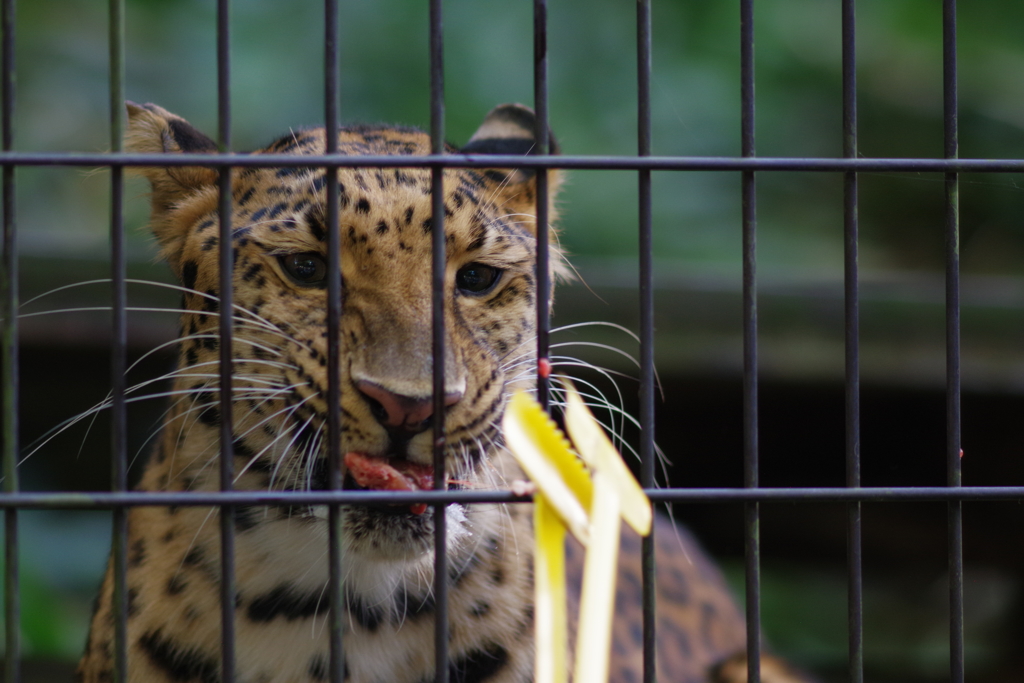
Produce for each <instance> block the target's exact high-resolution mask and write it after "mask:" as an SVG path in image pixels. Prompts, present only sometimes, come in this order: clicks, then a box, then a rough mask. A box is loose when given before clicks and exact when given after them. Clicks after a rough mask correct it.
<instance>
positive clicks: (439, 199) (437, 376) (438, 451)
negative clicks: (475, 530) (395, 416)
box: [430, 0, 448, 683]
mask: <svg viewBox="0 0 1024 683" xmlns="http://www.w3.org/2000/svg"><path fill="white" fill-rule="evenodd" d="M441 3H442V0H430V151H431V153H433V154H443V153H444V114H445V111H444V22H443V20H442V7H441ZM430 191H431V219H430V220H431V226H432V227H433V230H432V233H431V252H432V260H431V325H432V333H433V356H434V397H433V398H434V422H433V431H434V433H433V436H434V488H435V489H437V490H445V489H447V488H448V477H447V474H446V473H445V462H444V457H445V451H446V450H447V449H446V447H445V446H446V444H445V429H444V423H445V405H444V395H445V379H444V375H445V372H444V370H445V367H444V365H445V348H444V343H445V333H444V324H445V316H444V300H445V281H444V276H445V266H446V265H447V258H446V251H445V230H444V168H441V167H437V168H433V169H431V172H430ZM447 513H448V508H447V506H446V505H441V504H438V505H435V506H434V598H435V601H436V605H437V609H436V612H435V616H434V681H435V683H448V554H447V549H448V533H447Z"/></svg>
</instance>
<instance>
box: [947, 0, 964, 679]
mask: <svg viewBox="0 0 1024 683" xmlns="http://www.w3.org/2000/svg"><path fill="white" fill-rule="evenodd" d="M942 47H943V49H942V81H943V117H944V119H945V121H944V131H943V139H944V145H943V146H944V152H945V156H946V158H947V159H955V158H956V157H957V156H958V155H959V133H958V130H957V129H958V111H957V109H958V103H957V58H956V47H957V46H956V0H943V3H942ZM945 204H946V467H947V472H946V477H947V484H948V485H949V486H960V483H961V478H960V457H961V451H960V185H959V179H958V176H957V174H956V173H947V174H946V200H945ZM962 513H963V510H962V504H961V502H960V501H953V502H950V503H949V669H950V681H952V683H962V682H963V680H964V593H963V582H964V576H963V571H964V556H963V516H962Z"/></svg>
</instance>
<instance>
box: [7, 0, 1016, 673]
mask: <svg viewBox="0 0 1024 683" xmlns="http://www.w3.org/2000/svg"><path fill="white" fill-rule="evenodd" d="M739 3H740V17H741V22H740V27H739V28H740V35H739V40H740V56H741V76H740V87H741V93H742V105H741V106H742V119H741V125H742V155H741V156H740V157H714V158H711V157H656V156H651V132H650V131H651V114H650V99H651V98H650V88H651V83H650V76H651V42H652V41H651V2H650V0H639V1H638V2H637V15H636V49H637V62H638V70H637V76H636V79H637V80H636V83H637V93H638V102H639V109H638V121H639V127H638V130H637V134H636V135H637V153H636V155H634V156H614V157H612V156H601V157H598V156H572V155H568V156H559V157H552V156H548V154H547V152H548V147H549V140H548V92H547V90H548V86H547V69H548V61H547V60H548V56H547V40H548V33H547V3H546V0H534V2H533V9H534V98H535V99H534V106H535V109H536V113H537V129H536V134H537V139H538V141H539V145H538V146H537V149H536V153H535V155H534V156H532V157H530V158H528V159H526V160H524V159H523V158H521V157H513V156H499V157H488V158H487V159H480V158H473V157H472V156H464V155H459V154H443V153H442V152H443V149H444V148H443V144H444V143H443V140H444V134H445V108H444V84H443V69H442V66H443V47H444V42H443V38H442V25H443V18H442V3H441V0H431V2H430V15H429V16H430V20H429V35H430V43H429V46H430V60H431V63H430V80H431V107H430V112H431V125H430V135H431V139H432V147H433V154H431V155H429V156H423V157H391V156H364V157H352V156H343V155H339V154H337V142H336V140H337V136H336V135H331V134H330V131H337V129H338V126H339V124H338V119H339V114H338V112H339V94H338V80H339V59H338V41H339V35H338V8H337V0H325V2H324V22H323V26H324V35H323V41H324V49H325V54H326V59H325V63H324V98H325V102H326V106H325V110H324V121H325V123H326V126H327V130H328V131H329V133H328V135H327V140H328V145H329V147H328V153H327V154H326V155H325V156H322V157H294V156H288V155H261V156H258V157H252V156H244V155H239V154H234V153H232V151H231V150H232V128H231V111H230V105H229V102H230V98H229V93H230V79H231V67H230V60H229V53H230V50H229V21H228V10H229V2H228V0H218V3H217V7H218V13H217V46H218V48H217V75H218V104H219V140H218V141H219V145H220V153H219V154H215V155H201V156H200V155H194V154H193V155H188V154H184V155H180V156H175V157H174V158H168V157H165V156H160V155H146V154H126V153H124V152H123V148H122V136H123V132H124V127H125V120H124V107H123V105H122V103H123V101H124V14H123V0H110V3H109V17H110V24H109V26H110V35H109V48H110V64H111V69H110V93H109V94H110V111H111V115H110V145H111V148H112V150H113V151H112V152H111V153H109V154H58V153H31V152H15V151H12V150H13V146H12V145H13V123H12V117H13V112H14V107H15V65H14V45H15V38H16V36H15V31H14V11H15V4H16V3H15V0H4V1H3V17H2V23H3V65H2V95H3V101H2V118H3V129H2V141H3V151H2V152H0V165H2V167H3V229H4V248H3V259H4V262H3V282H4V288H3V311H2V318H3V420H4V423H3V474H4V491H3V493H2V494H0V507H2V508H3V509H4V513H5V522H6V546H5V553H6V567H7V571H6V576H5V596H6V613H5V619H6V625H7V629H6V637H7V658H6V680H7V681H8V682H9V683H17V682H18V681H19V680H20V673H19V628H18V624H19V618H20V617H19V574H18V559H17V548H18V536H17V531H18V515H19V511H20V510H26V509H40V508H48V509H57V508H64V509H68V508H75V509H85V508H104V509H112V510H113V511H114V553H113V557H114V565H113V566H114V572H115V574H114V575H115V606H116V611H117V614H119V615H120V618H119V619H118V620H117V628H116V635H115V643H116V646H115V680H117V681H125V680H126V643H125V629H126V626H125V622H126V615H127V600H126V586H125V577H126V571H127V557H126V547H125V538H126V514H125V512H126V510H127V508H129V507H130V506H143V505H146V506H165V505H172V504H173V505H191V506H217V507H219V508H220V510H221V513H220V520H221V534H222V536H221V538H222V558H223V560H224V561H223V563H222V568H223V575H222V578H221V590H222V650H221V651H222V663H221V677H222V678H221V680H223V681H225V683H227V682H229V681H232V680H234V660H235V654H234V652H235V651H234V621H233V618H234V612H233V609H234V608H233V598H232V596H233V595H234V592H235V591H234V564H233V548H234V529H233V525H232V524H231V522H230V520H231V519H232V514H231V512H232V509H233V507H235V506H240V505H284V504H295V503H302V504H318V505H327V506H329V509H330V515H329V521H330V530H331V535H330V539H331V542H330V549H329V560H330V564H329V566H330V596H329V604H330V614H331V617H330V643H331V666H330V680H331V681H332V683H341V681H342V680H343V671H342V661H343V660H342V647H343V643H342V638H341V635H342V621H341V614H342V608H341V606H342V597H341V596H342V593H341V589H340V576H341V573H340V568H341V566H342V563H343V562H344V558H342V557H341V555H340V543H339V539H338V528H339V513H340V508H339V506H340V505H341V504H345V503H351V502H356V501H360V502H380V501H384V500H387V501H400V502H402V503H404V504H409V503H412V502H414V501H418V502H425V503H430V504H433V505H434V506H435V507H434V510H435V513H434V514H435V515H436V521H437V522H438V523H437V524H436V527H435V528H436V529H438V533H437V538H436V545H435V547H436V548H443V547H444V544H445V539H444V529H445V525H444V523H443V520H444V518H445V504H446V503H451V502H456V501H458V502H466V503H471V502H485V501H486V502H513V501H514V500H516V499H515V498H514V497H513V496H512V494H511V493H506V492H500V491H490V492H488V491H451V492H449V491H445V490H437V491H434V492H429V493H422V492H421V493H399V494H396V493H380V492H372V493H363V492H359V493H353V492H346V491H342V490H341V482H340V477H339V468H338V463H339V461H340V457H339V456H340V454H339V453H338V450H339V443H340V442H339V438H338V436H339V434H340V427H341V425H340V424H339V420H340V411H339V409H338V406H339V405H340V404H339V401H340V395H339V387H338V383H337V382H336V381H332V382H331V383H330V390H329V395H328V405H329V409H330V415H331V421H330V423H329V425H328V430H329V431H328V434H329V439H328V443H329V444H330V446H329V449H330V451H329V462H330V463H331V471H330V478H329V481H330V486H331V490H327V491H316V492H295V493H273V492H262V493H260V492H234V491H232V490H231V477H230V468H231V457H232V454H231V450H232V442H233V435H232V425H231V424H230V421H226V422H225V423H224V424H222V427H221V455H220V463H221V482H222V485H221V492H220V493H219V494H189V493H160V494H150V493H134V492H130V491H128V490H127V487H126V481H127V479H126V447H125V439H126V437H125V431H126V424H125V383H124V370H125V364H126V360H125V359H126V322H125V307H126V289H125V246H124V244H125V238H124V225H123V221H122V203H123V174H124V170H125V168H126V167H130V166H144V165H163V166H169V165H203V166H207V167H215V168H217V169H219V172H220V192H221V202H220V231H221V232H220V235H221V237H220V243H221V244H222V245H230V244H231V240H230V231H231V223H230V219H231V205H230V198H231V192H230V188H231V171H232V169H239V168H246V167H252V166H264V167H297V166H302V167H319V168H326V169H332V168H339V167H354V166H359V167H423V168H430V169H431V170H432V172H433V188H434V192H433V225H434V226H435V229H434V230H433V237H434V241H433V245H434V251H433V254H434V268H433V283H434V297H433V331H434V336H433V339H434V342H433V343H434V349H435V350H434V357H435V358H437V357H443V356H444V354H443V349H442V346H443V344H444V336H443V329H442V325H443V317H442V307H443V305H444V300H443V297H442V289H441V284H442V282H443V277H442V276H443V267H442V266H443V254H444V251H443V246H444V241H443V240H444V230H443V229H442V226H443V225H444V206H443V195H442V192H441V191H440V190H441V182H442V175H441V173H442V170H443V169H444V168H448V167H460V168H485V167H503V166H507V167H521V168H533V169H536V172H537V178H538V204H537V220H538V225H539V229H538V252H537V253H538V258H537V279H538V299H537V300H538V310H537V316H538V330H539V338H538V357H539V358H542V359H543V358H545V357H546V356H547V355H548V330H549V326H548V317H549V315H548V308H547V301H548V292H549V291H550V286H551V285H550V282H549V277H548V242H547V241H548V231H547V227H548V218H549V213H548V177H547V172H548V171H549V170H550V169H555V168H560V169H617V170H632V171H636V174H637V182H638V184H639V197H640V202H639V207H640V208H639V216H638V237H639V244H640V283H639V285H640V301H639V306H640V311H641V329H640V337H641V359H640V361H641V404H640V405H641V409H640V412H641V415H640V420H641V424H642V429H641V458H642V475H641V479H642V484H643V485H644V486H645V488H647V489H648V490H649V494H650V496H651V498H652V499H653V500H655V501H659V502H677V503H683V502H702V501H704V502H726V501H727V502H732V503H742V504H743V506H744V507H745V511H746V512H745V520H746V521H745V538H746V605H747V607H746V618H747V623H748V629H747V633H748V636H747V652H748V655H749V680H751V681H759V680H760V673H759V664H758V660H759V657H758V655H759V653H760V648H761V643H760V635H759V634H760V629H759V623H760V609H759V606H760V545H759V519H760V517H759V512H760V511H759V506H760V504H761V503H762V502H769V501H771V502H777V501H789V502H800V501H816V502H822V501H831V502H837V503H844V504H845V505H846V507H847V510H848V530H847V535H848V585H849V630H848V634H849V680H850V681H852V682H853V683H857V682H860V681H863V642H862V631H863V626H862V623H863V622H862V572H861V563H862V562H861V506H862V503H865V502H874V501H922V500H929V501H941V502H944V503H946V504H947V506H948V553H949V576H950V593H949V604H950V615H951V616H950V619H951V621H950V644H949V651H950V661H951V665H950V666H951V671H950V680H952V681H963V678H964V638H963V552H962V517H961V505H962V502H963V501H966V500H980V499H985V500H1015V501H1018V502H1019V501H1021V500H1024V487H964V486H961V475H960V423H961V413H960V395H961V391H960V332H959V329H960V306H959V294H960V284H959V222H958V221H959V218H958V192H959V189H958V188H959V186H958V174H959V173H962V172H967V171H970V172H1017V173H1019V172H1022V171H1024V160H987V159H960V158H958V146H957V122H958V116H957V58H956V49H957V40H956V30H957V22H956V0H943V3H942V16H943V27H944V28H943V46H944V59H943V83H944V112H945V133H944V158H941V159H938V158H931V159H925V158H922V159H894V158H861V157H859V155H858V146H857V133H858V126H857V101H856V90H857V88H856V82H857V66H856V58H855V32H856V22H855V0H842V73H843V105H842V110H843V156H842V157H841V158H766V157H758V156H757V154H756V147H755V136H754V130H755V125H754V124H755V113H756V109H755V97H754V17H753V11H754V2H753V0H739ZM47 165H50V166H72V167H100V166H102V167H108V168H110V171H111V190H110V191H111V205H112V207H113V209H112V217H111V232H110V234H111V239H112V252H111V260H112V264H113V268H112V278H113V283H114V286H113V291H114V294H113V301H112V306H113V310H114V312H115V315H114V329H113V339H114V343H113V345H112V346H113V348H112V358H113V374H112V377H111V381H112V383H113V392H112V397H113V398H112V408H111V411H112V416H113V424H114V429H113V433H114V440H113V445H112V449H111V452H112V458H111V460H112V484H111V491H109V492H96V493H92V494H88V495H82V494H63V493H23V492H19V490H18V479H17V467H16V465H17V460H18V458H17V454H18V448H19V440H18V432H17V415H18V392H19V384H18V374H17V367H18V345H17V336H18V322H17V317H16V315H15V313H16V311H17V308H18V302H19V299H18V287H17V282H18V241H17V229H16V224H15V211H14V197H15V175H16V170H17V168H18V167H19V166H47ZM653 171H662V172H683V173H685V172H687V171H716V172H724V173H733V174H737V175H739V177H740V182H741V184H742V235H743V239H742V262H743V341H744V354H743V359H744V361H743V362H744V369H743V397H744V461H743V467H744V473H745V475H744V484H745V485H744V486H743V487H742V488H727V489H671V488H670V489H654V436H655V435H654V417H653V416H654V388H655V383H654V369H653V358H654V347H653V342H654V327H653V315H654V302H653V277H652V248H651V173H652V172H653ZM774 171H814V172H828V173H836V174H842V176H843V179H844V183H845V185H844V187H845V195H844V196H845V202H844V206H845V213H844V216H845V221H844V236H845V334H846V358H845V363H846V380H845V397H846V414H845V420H846V442H845V443H846V484H847V486H846V488H812V489H806V488H774V489H768V488H761V487H759V484H758V317H757V311H758V309H757V299H758V284H757V252H756V235H757V206H756V187H757V176H758V174H760V173H770V172H774ZM867 171H870V172H874V173H892V172H906V171H918V172H937V173H942V174H944V177H945V217H946V222H945V225H946V359H947V360H946V461H947V486H945V487H931V488H921V487H916V488H862V487H861V486H860V438H859V434H860V395H859V392H860V386H859V377H860V374H859V347H858V340H859V327H858V326H859V304H858V174H859V173H861V172H867ZM327 178H328V183H327V196H328V202H327V205H328V207H329V214H328V227H329V238H328V239H329V253H330V254H331V258H330V264H329V276H328V277H329V280H328V282H329V287H328V301H329V308H328V310H329V318H328V320H329V325H328V331H329V335H330V336H329V342H328V343H329V356H330V360H329V372H330V376H331V377H332V378H336V377H337V374H338V367H339V366H338V363H339V339H338V321H339V319H340V314H341V296H340V288H341V279H340V272H339V269H340V265H339V262H338V258H337V254H338V253H339V251H338V250H339V244H340V241H339V232H338V184H337V179H336V177H334V176H333V175H332V174H328V175H327ZM231 262H232V261H231V249H230V248H226V249H222V252H221V281H220V288H221V297H222V303H221V309H222V310H223V309H224V308H226V307H229V306H230V302H231V300H232V290H231V285H232V281H231V269H230V264H231ZM231 334H232V329H231V324H230V318H228V317H227V316H222V317H221V330H220V335H221V344H220V349H221V354H222V357H221V368H222V369H221V380H220V381H221V386H226V385H229V384H230V365H231V363H230V355H229V354H230V349H231V343H230V340H231ZM443 374H444V367H443V364H438V365H435V368H434V406H435V411H436V413H437V414H442V413H443V410H444V391H443V388H444V377H443ZM537 385H538V395H539V397H540V399H541V401H542V403H544V404H545V405H546V403H547V394H548V387H547V380H546V379H545V378H544V377H543V376H539V375H538V378H537ZM220 400H221V402H222V403H221V414H226V415H230V414H231V410H230V403H229V401H230V394H229V393H228V392H223V393H222V394H221V397H220ZM443 428H444V426H443V421H441V420H438V421H435V425H434V437H435V443H436V444H437V445H436V447H435V488H438V489H442V488H444V486H443V482H444V481H445V479H444V459H443V448H442V446H443V443H444V432H443ZM653 547H654V546H653V542H652V541H651V540H650V539H648V540H646V541H645V543H644V545H643V576H644V604H643V607H644V615H645V616H644V639H643V643H644V653H645V654H644V662H645V676H644V680H645V681H653V680H655V672H654V628H655V619H654V615H655V609H656V605H655V600H654V595H655V594H654V590H653V577H654V558H653ZM445 563H446V557H445V553H443V552H438V553H436V568H435V577H436V579H435V587H434V590H435V595H436V596H437V622H436V639H435V642H436V681H437V683H445V682H446V681H447V680H448V676H449V671H448V657H447V647H448V639H447V606H446V599H445V596H446V592H445V591H446V583H445V581H444V577H446V576H447V571H446V567H445Z"/></svg>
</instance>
